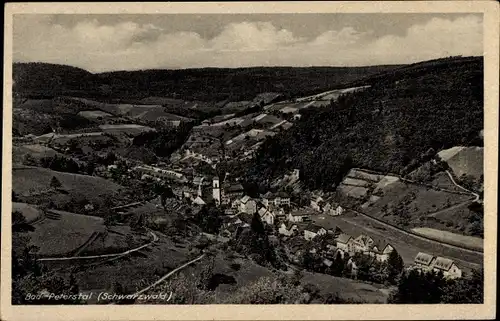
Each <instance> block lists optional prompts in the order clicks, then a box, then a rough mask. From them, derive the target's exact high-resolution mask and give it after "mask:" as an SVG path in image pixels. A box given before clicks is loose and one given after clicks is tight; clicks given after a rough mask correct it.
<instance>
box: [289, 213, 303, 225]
mask: <svg viewBox="0 0 500 321" xmlns="http://www.w3.org/2000/svg"><path fill="white" fill-rule="evenodd" d="M286 219H287V221H289V222H292V223H298V222H302V221H303V220H304V215H303V214H302V213H288V216H287V217H286Z"/></svg>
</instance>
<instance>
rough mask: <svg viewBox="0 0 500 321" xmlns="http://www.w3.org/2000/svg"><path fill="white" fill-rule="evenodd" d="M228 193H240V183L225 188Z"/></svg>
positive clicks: (241, 189) (241, 187)
mask: <svg viewBox="0 0 500 321" xmlns="http://www.w3.org/2000/svg"><path fill="white" fill-rule="evenodd" d="M227 191H228V192H241V191H243V186H242V185H241V184H240V183H237V184H232V185H230V186H229V187H228V188H227Z"/></svg>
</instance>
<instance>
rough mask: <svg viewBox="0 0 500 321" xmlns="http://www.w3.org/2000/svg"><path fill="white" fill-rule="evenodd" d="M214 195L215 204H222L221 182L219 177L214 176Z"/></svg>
mask: <svg viewBox="0 0 500 321" xmlns="http://www.w3.org/2000/svg"><path fill="white" fill-rule="evenodd" d="M212 191H213V192H212V196H213V198H214V201H215V204H216V205H217V206H219V205H220V182H219V178H218V177H214V179H213V181H212Z"/></svg>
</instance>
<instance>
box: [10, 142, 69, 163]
mask: <svg viewBox="0 0 500 321" xmlns="http://www.w3.org/2000/svg"><path fill="white" fill-rule="evenodd" d="M26 155H30V156H31V157H32V158H33V159H35V160H38V159H41V158H44V157H53V156H55V155H59V156H61V154H60V153H58V152H57V151H55V150H53V149H52V148H50V147H46V146H44V145H38V144H33V145H22V146H12V162H13V163H19V164H20V163H22V162H23V160H24V158H25V157H26Z"/></svg>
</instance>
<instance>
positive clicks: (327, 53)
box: [13, 15, 483, 71]
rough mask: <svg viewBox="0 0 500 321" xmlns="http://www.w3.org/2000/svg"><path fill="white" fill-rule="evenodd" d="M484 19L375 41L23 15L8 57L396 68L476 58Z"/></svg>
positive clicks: (88, 62)
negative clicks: (209, 34) (207, 34)
mask: <svg viewBox="0 0 500 321" xmlns="http://www.w3.org/2000/svg"><path fill="white" fill-rule="evenodd" d="M482 28H483V27H482V19H481V18H480V17H479V16H474V15H470V16H463V17H460V18H457V19H454V20H451V19H444V18H434V19H432V20H429V21H427V22H426V23H423V24H418V25H413V26H411V27H410V28H408V30H406V33H405V34H404V35H403V36H397V35H385V36H382V37H374V36H373V33H372V32H366V31H359V30H357V29H356V28H355V27H353V26H346V27H344V28H342V29H340V30H329V31H326V32H324V33H321V34H319V35H317V36H316V37H313V38H308V39H307V38H304V37H300V36H297V35H296V34H294V33H293V32H292V31H290V30H287V29H283V28H278V27H276V26H275V25H273V23H272V22H240V23H231V24H228V25H226V26H225V27H224V28H223V29H222V31H221V32H220V33H219V34H218V35H216V36H215V37H213V38H211V39H206V38H203V37H202V36H201V35H200V34H198V33H196V32H192V31H184V32H167V31H165V30H163V29H161V28H158V27H157V26H155V25H153V24H138V23H136V22H131V21H129V22H127V21H126V22H122V23H118V24H113V25H111V24H110V25H106V24H100V23H98V22H97V21H96V20H87V21H82V22H79V23H76V24H75V25H74V26H64V25H59V24H54V23H52V21H51V20H50V19H49V18H46V17H41V16H37V15H30V16H23V17H19V18H17V19H15V23H14V52H13V55H14V60H15V61H44V62H52V63H63V64H69V65H74V66H78V67H82V68H85V69H87V70H90V71H106V70H117V69H145V68H189V67H206V66H212V67H241V66H275V65H285V66H312V65H331V66H340V65H347V66H354V65H372V64H398V63H410V62H415V61H421V60H427V59H433V58H438V57H443V56H450V55H464V56H466V55H481V54H482V52H483V49H482V48H483V41H482V38H483V31H482Z"/></svg>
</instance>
